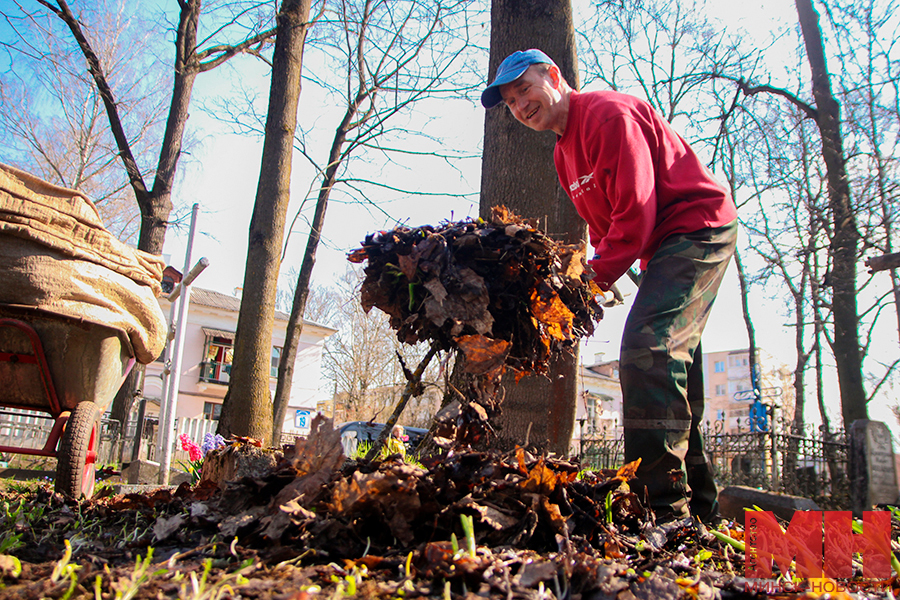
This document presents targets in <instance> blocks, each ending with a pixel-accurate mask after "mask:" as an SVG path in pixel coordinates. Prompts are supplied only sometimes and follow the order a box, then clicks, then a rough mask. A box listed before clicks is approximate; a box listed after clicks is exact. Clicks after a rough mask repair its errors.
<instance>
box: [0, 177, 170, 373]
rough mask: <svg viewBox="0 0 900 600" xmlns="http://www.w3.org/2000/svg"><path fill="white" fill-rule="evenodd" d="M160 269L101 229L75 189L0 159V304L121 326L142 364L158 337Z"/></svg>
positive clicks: (161, 325)
mask: <svg viewBox="0 0 900 600" xmlns="http://www.w3.org/2000/svg"><path fill="white" fill-rule="evenodd" d="M164 268H165V263H164V262H163V260H162V258H161V257H158V256H153V255H151V254H147V253H146V252H141V251H140V250H136V249H134V248H132V247H130V246H128V245H126V244H123V243H122V242H120V241H119V240H118V239H116V238H115V237H114V236H113V235H112V234H111V233H110V232H109V231H107V230H106V229H105V228H104V227H103V222H102V221H101V219H100V215H99V213H98V212H97V209H96V207H95V206H94V204H93V203H92V202H91V201H90V200H89V199H88V198H86V197H85V196H84V195H82V194H81V193H79V192H77V191H75V190H70V189H66V188H62V187H58V186H55V185H52V184H50V183H48V182H46V181H42V180H40V179H37V178H36V177H33V176H31V175H29V174H27V173H24V172H22V171H19V170H17V169H13V168H12V167H8V166H5V165H0V303H4V304H18V305H26V306H34V307H37V308H41V309H44V310H49V311H51V312H54V313H56V314H60V315H63V316H68V317H74V318H81V319H85V320H87V321H91V322H93V323H98V324H100V325H106V326H108V327H113V328H117V329H121V330H122V331H124V332H125V333H126V334H127V335H128V338H129V339H130V340H131V344H132V346H133V348H134V354H135V358H136V359H137V360H138V361H140V362H142V363H149V362H152V361H153V360H155V359H156V357H157V356H159V354H160V353H161V352H162V349H163V346H164V345H165V339H166V322H165V316H164V315H163V313H162V311H161V310H160V307H159V303H158V302H157V301H156V297H157V296H158V295H159V294H160V281H161V280H162V272H163V269H164Z"/></svg>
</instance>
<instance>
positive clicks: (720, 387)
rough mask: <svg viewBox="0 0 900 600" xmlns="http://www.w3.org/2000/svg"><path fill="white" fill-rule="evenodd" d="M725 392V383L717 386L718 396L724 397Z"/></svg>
mask: <svg viewBox="0 0 900 600" xmlns="http://www.w3.org/2000/svg"><path fill="white" fill-rule="evenodd" d="M725 392H726V390H725V384H724V383H719V384H716V396H724V395H725Z"/></svg>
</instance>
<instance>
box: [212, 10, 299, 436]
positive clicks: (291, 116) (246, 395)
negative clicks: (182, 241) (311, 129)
mask: <svg viewBox="0 0 900 600" xmlns="http://www.w3.org/2000/svg"><path fill="white" fill-rule="evenodd" d="M311 5H312V1H311V0H284V1H283V2H282V4H281V8H280V10H279V12H278V27H277V30H276V35H275V52H274V54H273V56H272V75H271V82H270V89H269V108H268V112H267V113H266V114H267V117H266V137H265V141H264V143H263V152H262V164H261V165H260V170H259V183H258V185H257V188H256V201H255V202H254V205H253V216H252V217H251V219H250V236H249V244H248V248H247V264H246V267H245V270H244V285H243V289H244V292H243V294H242V295H241V308H240V312H239V315H238V324H237V331H236V332H235V335H234V363H233V366H232V373H231V383H230V385H229V386H228V392H226V394H225V399H224V400H223V402H222V415H221V417H220V419H219V428H218V431H219V433H220V434H222V435H244V436H251V437H255V438H258V439H260V440H263V441H265V440H268V439H269V436H270V435H271V433H272V409H271V406H270V402H271V396H270V392H269V370H270V368H271V367H270V365H271V363H270V359H271V354H270V352H271V350H270V345H271V343H272V330H273V327H274V322H275V298H276V293H277V290H278V269H279V266H280V264H281V244H282V240H283V238H284V225H285V221H286V215H287V208H288V204H289V202H290V198H291V191H290V180H291V166H292V162H293V156H292V155H293V141H294V131H295V129H296V128H297V103H298V102H299V100H300V87H301V85H300V81H301V73H302V71H303V48H304V45H305V42H306V32H307V31H308V29H309V27H310V25H311V23H310V9H311ZM281 362H282V364H284V362H285V360H284V359H282V361H281Z"/></svg>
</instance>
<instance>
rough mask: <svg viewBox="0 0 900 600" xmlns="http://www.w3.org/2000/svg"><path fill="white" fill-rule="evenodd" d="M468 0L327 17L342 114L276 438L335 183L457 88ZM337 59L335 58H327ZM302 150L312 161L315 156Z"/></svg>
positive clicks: (281, 388) (295, 324) (310, 240)
mask: <svg viewBox="0 0 900 600" xmlns="http://www.w3.org/2000/svg"><path fill="white" fill-rule="evenodd" d="M468 3H469V2H468V0H462V1H461V0H442V1H439V2H405V3H399V2H393V1H391V0H338V1H337V2H336V3H335V13H334V15H333V18H331V19H329V21H328V25H330V26H332V27H334V28H335V31H334V32H333V38H332V39H334V40H340V42H339V43H338V42H335V45H333V46H328V47H327V49H328V50H330V51H331V52H333V53H334V54H335V55H336V56H335V59H336V60H335V61H334V62H333V65H334V66H335V67H337V69H340V70H341V72H342V74H343V78H342V81H341V82H340V83H337V82H336V81H335V80H334V79H333V73H334V72H335V71H336V70H337V69H334V70H331V71H330V75H329V77H328V81H329V82H331V81H334V83H327V84H326V80H325V79H324V78H323V79H320V80H319V81H320V82H322V83H323V84H326V85H328V86H329V87H330V88H331V89H332V91H333V92H334V93H335V95H336V96H337V97H338V98H340V102H341V105H342V106H343V107H344V114H343V116H342V118H341V120H340V122H339V123H338V125H337V127H336V128H335V133H334V137H333V138H332V143H331V148H330V150H329V153H328V157H327V159H326V160H325V161H323V163H322V164H321V165H320V166H317V169H318V170H319V172H320V173H321V183H320V185H319V186H318V189H317V190H315V194H316V204H315V214H314V215H313V217H312V220H311V222H310V225H309V227H310V231H309V235H308V237H307V242H306V252H305V253H304V256H303V262H302V264H301V266H300V272H299V275H298V277H297V284H296V286H295V291H294V301H293V307H292V310H291V316H290V320H289V321H288V326H287V333H286V336H285V342H284V353H283V357H282V360H281V362H280V364H279V367H278V383H277V385H276V388H275V398H274V406H273V424H272V426H273V438H274V437H275V436H277V435H278V434H279V433H280V432H281V430H282V427H283V423H284V418H285V413H286V410H287V404H288V400H289V399H290V393H291V385H292V380H293V371H294V358H295V357H296V354H297V346H298V342H299V340H300V334H301V332H302V328H303V320H302V318H301V316H302V315H303V313H304V310H305V306H306V302H307V295H308V293H309V285H310V280H311V278H312V272H313V268H314V266H315V262H316V252H317V250H318V247H319V242H320V240H321V235H322V228H323V226H324V224H325V212H326V209H327V207H328V200H329V198H330V197H331V193H332V190H333V189H334V187H335V186H336V185H338V184H341V183H343V184H345V185H351V186H354V187H356V186H358V182H354V181H352V180H351V179H350V178H342V177H341V173H342V172H344V173H346V172H348V170H349V167H348V165H347V161H348V160H349V157H350V156H351V155H352V154H355V153H361V152H365V151H366V150H371V149H376V150H380V151H382V152H389V151H390V150H389V148H388V146H387V143H389V142H387V141H386V139H385V138H389V137H390V135H389V132H388V128H389V122H390V121H391V120H392V118H394V117H395V116H397V115H399V114H402V113H403V112H405V111H408V110H409V109H410V108H411V107H412V105H413V104H414V103H416V102H418V101H420V100H422V99H424V98H428V97H435V96H441V95H444V96H446V95H449V94H450V93H456V92H458V91H459V88H458V84H455V83H453V79H454V78H453V77H452V76H451V75H452V73H453V71H454V70H455V69H456V65H457V63H458V62H459V61H458V60H457V59H458V58H459V57H460V56H461V55H462V53H463V52H464V51H465V49H466V44H465V42H464V40H463V41H462V42H461V41H460V40H459V39H458V38H457V37H456V36H457V30H456V29H455V26H457V25H459V24H460V21H462V23H461V25H463V26H464V25H465V22H464V17H465V10H466V6H467V5H468ZM329 64H332V63H329ZM304 154H305V155H306V156H307V158H309V159H310V161H311V162H313V164H317V163H316V162H315V161H313V157H311V156H309V155H308V154H307V153H306V152H305V151H304Z"/></svg>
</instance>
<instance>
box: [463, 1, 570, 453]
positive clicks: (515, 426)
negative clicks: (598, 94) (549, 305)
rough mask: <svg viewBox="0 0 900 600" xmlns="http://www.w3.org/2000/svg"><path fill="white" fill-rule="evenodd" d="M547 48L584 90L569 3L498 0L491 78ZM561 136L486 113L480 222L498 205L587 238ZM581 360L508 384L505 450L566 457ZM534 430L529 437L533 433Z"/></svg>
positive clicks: (502, 427) (566, 235) (566, 237)
mask: <svg viewBox="0 0 900 600" xmlns="http://www.w3.org/2000/svg"><path fill="white" fill-rule="evenodd" d="M528 48H540V49H542V50H543V51H544V52H546V53H547V54H548V55H549V56H550V57H551V58H552V59H553V60H554V61H556V63H557V64H558V65H559V68H560V69H561V70H562V74H563V76H564V77H565V78H566V80H567V81H568V82H569V84H570V85H572V87H576V88H577V86H578V71H577V55H576V49H575V34H574V28H573V25H572V7H571V4H570V2H569V0H493V1H492V3H491V52H490V68H489V70H488V71H489V75H490V79H493V77H494V74H495V73H496V71H497V67H498V66H499V64H500V62H501V61H502V60H503V59H504V58H505V57H506V56H508V55H509V54H511V53H512V52H514V51H516V50H526V49H528ZM555 144H556V136H554V135H553V134H551V133H549V132H536V131H532V130H531V129H528V128H527V127H525V126H523V125H522V124H521V123H519V122H517V121H516V120H515V119H514V118H513V117H512V115H511V114H510V112H509V111H508V110H506V109H505V108H503V107H502V106H501V107H498V108H495V109H493V110H489V111H487V114H486V115H485V123H484V156H483V159H482V175H481V216H482V217H486V216H487V215H488V214H489V211H490V208H491V207H492V206H495V205H498V204H505V205H506V206H507V207H509V208H510V209H512V210H513V211H515V212H516V213H518V214H520V215H522V216H523V217H526V218H535V219H540V227H541V229H543V230H544V231H546V232H547V233H548V234H549V235H551V236H552V237H554V238H555V239H558V240H560V241H564V242H566V243H577V242H581V241H583V240H584V239H585V236H586V227H585V224H584V221H582V220H581V218H580V217H579V216H578V213H577V212H576V211H575V207H574V205H573V204H572V202H571V201H570V200H569V198H568V197H567V196H566V194H565V192H564V191H563V189H562V187H561V186H560V185H559V179H558V178H557V175H556V169H555V167H554V165H553V147H554V145H555ZM577 368H578V356H577V353H576V354H575V355H565V356H563V357H562V358H560V359H559V360H557V361H554V363H553V365H552V367H551V370H550V373H549V375H550V376H549V379H548V378H544V377H527V378H525V379H523V380H522V381H520V382H519V383H518V384H516V383H515V382H514V379H513V378H512V377H507V378H506V379H505V380H504V386H505V387H506V399H505V400H504V402H503V414H502V415H501V416H500V418H499V419H498V420H497V422H496V424H495V425H496V427H497V429H498V439H497V440H495V442H496V445H497V446H498V447H500V448H510V447H512V446H514V445H515V444H520V445H521V444H524V443H525V439H526V432H528V441H529V444H530V445H535V446H537V447H539V448H542V449H548V450H551V451H553V452H557V453H560V454H567V453H568V450H569V441H570V440H571V437H572V430H573V428H574V424H575V407H576V395H577V390H578V382H577ZM529 429H530V432H529Z"/></svg>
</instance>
